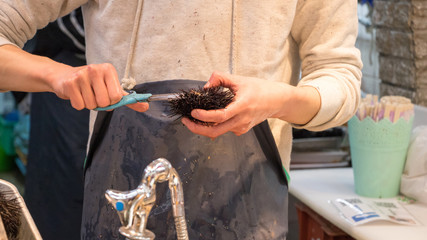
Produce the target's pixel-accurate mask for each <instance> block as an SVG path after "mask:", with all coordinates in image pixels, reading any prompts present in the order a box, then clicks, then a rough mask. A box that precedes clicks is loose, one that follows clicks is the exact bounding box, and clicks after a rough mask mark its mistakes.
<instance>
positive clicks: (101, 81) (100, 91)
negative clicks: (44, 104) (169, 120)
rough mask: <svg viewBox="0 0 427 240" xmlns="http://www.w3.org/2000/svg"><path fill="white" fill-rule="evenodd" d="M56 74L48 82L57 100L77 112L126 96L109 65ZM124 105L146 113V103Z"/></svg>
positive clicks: (82, 67)
mask: <svg viewBox="0 0 427 240" xmlns="http://www.w3.org/2000/svg"><path fill="white" fill-rule="evenodd" d="M60 72H61V74H60V75H59V76H57V77H55V78H54V79H53V81H52V86H53V91H54V92H55V93H56V95H57V96H58V97H60V98H62V99H69V100H70V102H71V105H72V106H73V108H75V109H77V110H81V109H83V108H87V109H94V108H97V107H106V106H109V105H112V104H115V103H117V102H119V101H120V99H121V98H122V97H123V96H124V95H127V94H128V93H127V92H125V91H124V90H123V89H122V87H121V86H120V82H119V80H118V76H117V71H116V69H115V68H114V66H113V65H111V64H109V63H103V64H90V65H86V66H81V67H71V68H68V69H67V70H65V71H60ZM127 106H128V107H129V108H131V109H133V110H135V111H138V112H144V111H146V110H148V103H135V104H129V105H127Z"/></svg>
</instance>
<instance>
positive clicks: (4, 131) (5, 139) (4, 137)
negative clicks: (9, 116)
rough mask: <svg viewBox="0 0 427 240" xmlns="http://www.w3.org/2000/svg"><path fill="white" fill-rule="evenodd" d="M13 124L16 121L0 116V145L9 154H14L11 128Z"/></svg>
mask: <svg viewBox="0 0 427 240" xmlns="http://www.w3.org/2000/svg"><path fill="white" fill-rule="evenodd" d="M15 124H16V122H14V121H7V120H5V119H4V118H3V117H0V147H2V148H3V150H4V151H5V153H6V154H7V155H9V156H14V155H15V154H16V153H15V147H14V145H13V128H14V127H15Z"/></svg>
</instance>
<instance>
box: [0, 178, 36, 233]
mask: <svg viewBox="0 0 427 240" xmlns="http://www.w3.org/2000/svg"><path fill="white" fill-rule="evenodd" d="M0 192H2V193H3V195H5V197H10V199H13V198H16V199H17V200H18V204H19V205H20V207H21V211H22V214H21V225H20V228H19V233H18V240H41V239H42V237H41V236H40V233H39V230H38V229H37V227H36V225H35V224H34V220H33V218H32V217H31V215H30V212H29V211H28V208H27V205H25V202H24V199H23V198H22V196H21V195H20V194H19V192H18V189H17V188H16V187H15V186H14V185H13V184H11V183H9V182H7V181H5V180H2V179H0ZM9 193H12V194H9ZM3 221H4V220H3Z"/></svg>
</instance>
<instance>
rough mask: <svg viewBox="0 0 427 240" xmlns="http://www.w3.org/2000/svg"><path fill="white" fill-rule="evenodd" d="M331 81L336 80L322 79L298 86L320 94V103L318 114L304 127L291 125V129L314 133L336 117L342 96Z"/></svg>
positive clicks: (341, 92)
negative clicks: (310, 88)
mask: <svg viewBox="0 0 427 240" xmlns="http://www.w3.org/2000/svg"><path fill="white" fill-rule="evenodd" d="M333 81H336V80H335V79H333V78H329V77H322V78H318V79H316V80H313V81H310V82H305V83H303V84H301V85H299V87H302V86H304V87H306V86H310V87H314V88H315V89H316V90H317V91H318V92H319V94H320V101H321V103H320V109H319V112H318V113H317V114H316V116H314V118H313V119H311V120H310V121H309V122H308V123H306V124H304V125H298V124H293V127H295V128H304V129H308V130H313V131H316V129H317V128H319V127H320V128H321V127H322V125H325V124H327V123H328V122H329V121H331V120H332V119H333V118H334V117H335V116H336V115H337V113H338V112H339V110H340V109H341V107H342V104H343V101H344V96H343V91H342V89H340V87H339V85H338V84H331V82H333Z"/></svg>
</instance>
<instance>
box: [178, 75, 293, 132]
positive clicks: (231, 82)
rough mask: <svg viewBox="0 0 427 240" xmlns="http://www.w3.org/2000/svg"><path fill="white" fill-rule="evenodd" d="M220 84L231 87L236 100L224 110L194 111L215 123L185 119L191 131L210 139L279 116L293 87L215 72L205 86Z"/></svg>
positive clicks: (200, 118)
mask: <svg viewBox="0 0 427 240" xmlns="http://www.w3.org/2000/svg"><path fill="white" fill-rule="evenodd" d="M216 86H223V87H226V88H229V89H230V90H231V91H232V92H233V93H234V95H235V97H234V100H233V102H232V103H230V104H229V105H228V106H227V107H226V108H224V109H218V110H209V111H207V110H202V109H195V110H193V111H192V112H191V115H192V116H193V117H194V118H196V119H198V120H200V121H204V122H209V123H212V124H209V126H206V125H202V124H197V123H195V122H193V121H191V120H189V119H188V118H183V119H182V123H183V124H184V125H185V126H187V127H188V129H189V130H190V131H192V132H194V133H196V134H200V135H204V136H207V137H210V138H216V137H218V136H220V135H222V134H224V133H226V132H229V131H230V132H233V133H234V134H236V135H237V136H239V135H242V134H244V133H246V132H248V131H249V130H250V129H251V128H252V127H254V126H255V125H257V124H259V123H261V122H262V121H264V120H265V119H267V118H270V117H276V116H278V112H280V110H281V108H282V106H281V103H282V102H284V101H286V98H287V94H286V93H287V92H289V91H291V89H290V88H291V86H289V85H287V84H283V83H277V82H272V81H266V80H262V79H258V78H250V77H243V76H236V75H230V74H224V73H218V72H214V73H213V74H212V76H211V77H210V79H209V81H208V83H207V84H206V85H205V86H204V87H205V88H209V87H216Z"/></svg>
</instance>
